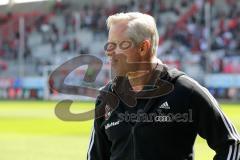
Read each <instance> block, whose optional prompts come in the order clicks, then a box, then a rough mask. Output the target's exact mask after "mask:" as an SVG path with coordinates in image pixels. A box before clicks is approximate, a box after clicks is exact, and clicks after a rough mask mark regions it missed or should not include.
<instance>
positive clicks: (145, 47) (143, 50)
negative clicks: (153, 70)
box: [139, 39, 151, 56]
mask: <svg viewBox="0 0 240 160" xmlns="http://www.w3.org/2000/svg"><path fill="white" fill-rule="evenodd" d="M150 49H151V42H150V40H148V39H146V40H144V41H142V42H141V43H140V45H139V53H140V55H141V56H145V55H146V54H148V53H149V51H150Z"/></svg>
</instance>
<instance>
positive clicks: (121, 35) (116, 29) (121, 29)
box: [108, 22, 128, 41]
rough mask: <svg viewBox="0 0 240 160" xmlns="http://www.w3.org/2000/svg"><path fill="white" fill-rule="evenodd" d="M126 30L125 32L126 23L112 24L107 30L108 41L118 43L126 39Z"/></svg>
mask: <svg viewBox="0 0 240 160" xmlns="http://www.w3.org/2000/svg"><path fill="white" fill-rule="evenodd" d="M126 30H127V23H126V22H120V23H116V24H112V25H111V27H110V29H109V33H108V40H110V41H120V40H124V39H127V38H128V37H127V35H126Z"/></svg>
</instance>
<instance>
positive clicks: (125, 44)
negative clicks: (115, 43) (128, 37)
mask: <svg viewBox="0 0 240 160" xmlns="http://www.w3.org/2000/svg"><path fill="white" fill-rule="evenodd" d="M131 46H132V42H131V41H122V42H121V43H120V44H119V48H120V49H122V50H126V49H128V48H130V47H131Z"/></svg>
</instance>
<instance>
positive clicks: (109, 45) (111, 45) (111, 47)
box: [104, 42, 117, 52]
mask: <svg viewBox="0 0 240 160" xmlns="http://www.w3.org/2000/svg"><path fill="white" fill-rule="evenodd" d="M116 47H117V44H116V43H113V42H108V43H106V44H105V45H104V50H105V51H107V52H111V51H113V50H115V49H116Z"/></svg>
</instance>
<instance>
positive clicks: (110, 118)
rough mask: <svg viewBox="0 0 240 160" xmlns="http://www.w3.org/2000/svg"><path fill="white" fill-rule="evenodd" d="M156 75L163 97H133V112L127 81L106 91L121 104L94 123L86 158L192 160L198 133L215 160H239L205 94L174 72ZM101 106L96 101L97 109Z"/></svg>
mask: <svg viewBox="0 0 240 160" xmlns="http://www.w3.org/2000/svg"><path fill="white" fill-rule="evenodd" d="M155 73H157V74H155ZM155 73H154V75H155V77H154V76H152V77H153V78H152V80H155V81H154V84H156V83H159V86H160V91H159V92H161V90H165V91H164V93H165V94H164V93H161V95H160V96H152V97H150V98H149V97H147V98H144V96H138V97H140V98H137V99H136V107H129V104H128V100H127V98H128V97H129V96H125V97H124V95H125V94H124V92H125V93H126V92H127V90H129V88H131V86H130V85H129V82H128V81H127V80H123V79H120V80H118V79H115V80H114V81H113V83H109V84H108V85H107V86H105V88H104V89H103V90H105V91H109V92H111V93H113V94H115V95H117V97H119V99H120V101H119V103H118V106H117V108H114V110H113V111H109V112H107V110H106V114H105V116H102V117H101V118H97V119H95V121H94V127H93V131H92V136H91V140H90V145H89V150H88V156H87V159H88V160H193V159H194V153H193V146H194V142H195V139H196V136H197V134H198V135H200V136H201V137H202V138H204V139H206V140H207V143H208V145H209V147H210V148H212V149H213V150H214V151H215V152H216V155H215V157H214V160H240V140H239V136H238V133H237V131H236V129H235V128H234V127H233V125H232V123H231V122H230V121H229V120H228V119H227V117H226V116H225V115H224V114H223V112H222V111H221V110H220V108H219V106H218V103H217V102H216V100H215V99H214V98H213V97H212V96H211V95H210V93H209V92H208V91H207V89H206V88H204V87H202V86H201V85H199V84H198V83H197V82H196V81H194V80H193V79H191V78H190V77H188V76H186V75H184V74H183V73H182V72H180V71H178V70H176V69H173V70H169V69H168V68H166V67H164V69H162V70H157V71H156V72H155ZM156 75H157V76H156ZM152 80H151V81H152ZM169 84H171V85H172V87H169ZM166 86H167V87H166ZM161 87H163V88H162V89H161ZM146 88H147V87H146ZM127 95H129V94H127ZM135 96H136V95H135ZM100 101H101V96H100V97H99V98H98V99H97V102H96V105H97V106H98V104H99V103H100ZM126 101H127V102H126ZM129 103H131V101H130V102H129ZM130 106H131V104H130Z"/></svg>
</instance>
